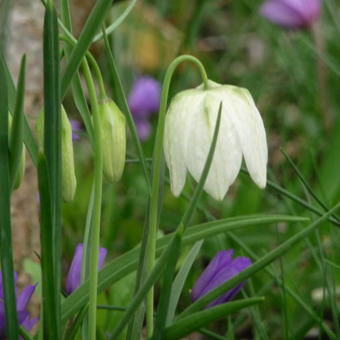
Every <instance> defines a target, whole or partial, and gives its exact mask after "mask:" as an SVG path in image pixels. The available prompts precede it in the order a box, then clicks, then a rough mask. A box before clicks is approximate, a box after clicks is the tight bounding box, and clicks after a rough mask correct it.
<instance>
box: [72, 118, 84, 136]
mask: <svg viewBox="0 0 340 340" xmlns="http://www.w3.org/2000/svg"><path fill="white" fill-rule="evenodd" d="M70 122H71V126H72V140H73V141H76V140H79V139H80V134H79V132H81V131H82V128H81V123H80V122H79V120H76V119H70Z"/></svg>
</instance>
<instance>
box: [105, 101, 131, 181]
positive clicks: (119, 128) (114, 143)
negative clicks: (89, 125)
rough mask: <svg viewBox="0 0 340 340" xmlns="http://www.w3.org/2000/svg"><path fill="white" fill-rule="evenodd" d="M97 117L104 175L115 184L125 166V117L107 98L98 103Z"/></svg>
mask: <svg viewBox="0 0 340 340" xmlns="http://www.w3.org/2000/svg"><path fill="white" fill-rule="evenodd" d="M99 116H100V122H101V127H102V147H103V170H104V175H105V177H106V178H107V179H108V180H109V181H111V182H117V181H119V180H120V178H121V177H122V174H123V171H124V166H125V153H126V121H125V116H124V115H123V113H122V112H121V111H120V110H119V108H118V106H117V105H116V104H115V103H114V102H113V100H111V99H109V98H107V99H105V100H103V101H102V102H101V103H100V105H99Z"/></svg>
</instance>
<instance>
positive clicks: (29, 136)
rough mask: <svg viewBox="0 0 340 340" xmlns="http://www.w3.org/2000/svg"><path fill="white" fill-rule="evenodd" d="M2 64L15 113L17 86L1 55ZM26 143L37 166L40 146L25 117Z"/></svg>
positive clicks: (10, 101) (9, 102)
mask: <svg viewBox="0 0 340 340" xmlns="http://www.w3.org/2000/svg"><path fill="white" fill-rule="evenodd" d="M0 62H2V63H3V67H4V76H3V77H2V78H1V79H6V81H7V90H8V106H9V110H10V111H11V112H13V111H14V105H15V97H16V95H15V92H16V90H15V86H14V82H13V79H12V77H11V74H10V72H9V69H8V66H7V64H6V62H5V60H4V58H3V56H2V55H1V53H0ZM24 143H25V145H26V148H27V150H28V151H29V153H30V155H31V157H32V161H33V163H34V164H37V160H38V145H37V142H36V141H35V139H34V137H33V133H32V130H31V128H30V126H29V124H28V122H27V119H26V117H25V116H24Z"/></svg>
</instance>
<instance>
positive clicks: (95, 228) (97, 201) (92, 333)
mask: <svg viewBox="0 0 340 340" xmlns="http://www.w3.org/2000/svg"><path fill="white" fill-rule="evenodd" d="M82 66H83V72H84V76H85V80H86V83H87V87H88V91H89V96H90V102H91V106H92V114H93V128H94V145H93V150H94V166H95V168H94V202H93V220H92V228H91V249H90V263H89V285H90V287H89V291H90V293H89V310H88V320H89V322H88V336H89V339H93V340H95V339H96V311H97V308H96V306H97V282H98V252H99V239H100V218H101V203H102V177H103V151H102V145H101V144H102V143H101V128H100V118H99V109H98V101H97V95H96V89H95V85H94V82H93V79H92V75H91V71H90V68H89V66H88V63H87V62H86V61H84V62H83V65H82Z"/></svg>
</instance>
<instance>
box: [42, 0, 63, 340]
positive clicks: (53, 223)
mask: <svg viewBox="0 0 340 340" xmlns="http://www.w3.org/2000/svg"><path fill="white" fill-rule="evenodd" d="M58 40H59V37H58V23H57V14H56V10H55V7H54V4H53V2H52V1H48V2H47V5H46V11H45V21H44V153H45V158H46V171H47V175H44V171H43V170H42V176H47V177H48V180H46V182H47V183H49V188H50V192H49V194H50V196H47V195H46V200H48V199H49V198H50V201H49V202H50V208H51V219H50V221H49V222H50V223H49V224H48V225H46V226H43V227H45V228H48V229H49V233H50V236H49V237H46V238H45V237H44V235H43V237H42V241H43V242H47V244H42V248H45V250H46V251H45V253H44V256H46V257H48V258H49V259H50V261H51V262H49V264H48V265H49V266H51V267H52V268H53V276H52V277H50V278H49V279H50V280H53V282H54V283H53V285H52V287H53V297H52V296H49V299H53V301H52V302H50V303H51V304H50V305H48V306H47V304H46V305H45V306H46V308H47V311H48V312H49V313H50V315H49V316H48V318H49V319H50V325H49V326H50V327H52V328H51V329H49V330H48V332H49V334H48V335H49V336H52V334H53V337H54V339H60V338H61V327H60V325H61V322H60V306H61V301H60V286H61V281H60V241H61V223H60V219H61V217H60V216H61V116H60V91H59V90H60V84H59V45H58ZM40 162H41V164H40V166H41V167H44V163H45V162H44V161H42V160H41V158H40ZM40 189H41V190H42V191H43V189H44V188H43V187H41V186H40ZM45 204H46V205H48V202H47V201H46V203H45ZM41 210H43V209H41ZM43 222H44V223H46V221H45V220H43ZM42 257H43V256H42ZM42 261H44V262H45V261H46V260H45V259H42ZM48 270H49V269H48ZM50 294H52V292H51V291H50Z"/></svg>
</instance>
